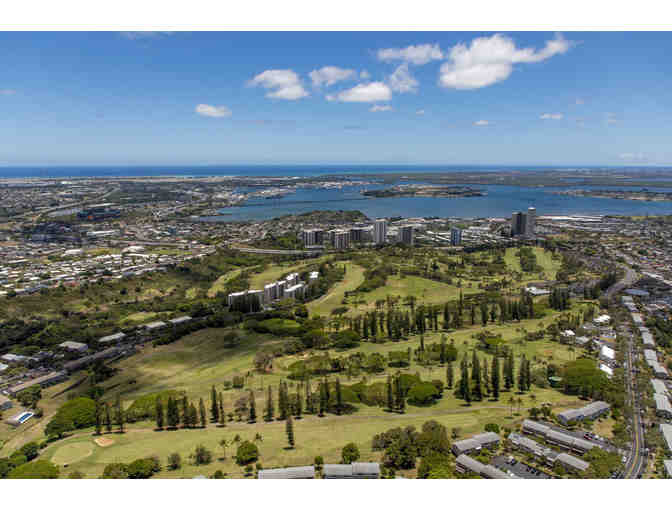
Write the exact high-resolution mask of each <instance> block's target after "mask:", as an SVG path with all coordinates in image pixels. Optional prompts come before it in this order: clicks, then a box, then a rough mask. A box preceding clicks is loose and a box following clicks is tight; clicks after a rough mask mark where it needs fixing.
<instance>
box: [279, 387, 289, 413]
mask: <svg viewBox="0 0 672 510" xmlns="http://www.w3.org/2000/svg"><path fill="white" fill-rule="evenodd" d="M288 407H289V402H287V389H286V387H285V383H284V382H282V381H280V384H279V385H278V410H279V411H280V417H279V419H280V420H286V419H287V411H288Z"/></svg>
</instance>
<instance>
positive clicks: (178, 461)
mask: <svg viewBox="0 0 672 510" xmlns="http://www.w3.org/2000/svg"><path fill="white" fill-rule="evenodd" d="M167 466H168V469H170V470H171V471H175V470H176V469H180V468H181V467H182V457H181V456H180V454H179V453H177V452H175V453H171V454H170V455H168V463H167Z"/></svg>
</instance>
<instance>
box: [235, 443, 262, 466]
mask: <svg viewBox="0 0 672 510" xmlns="http://www.w3.org/2000/svg"><path fill="white" fill-rule="evenodd" d="M258 459H259V448H257V445H256V444H254V443H252V442H251V441H243V442H242V443H240V444H239V445H238V449H237V451H236V463H237V464H238V465H240V466H246V465H247V464H250V463H251V462H256V461H257V460H258Z"/></svg>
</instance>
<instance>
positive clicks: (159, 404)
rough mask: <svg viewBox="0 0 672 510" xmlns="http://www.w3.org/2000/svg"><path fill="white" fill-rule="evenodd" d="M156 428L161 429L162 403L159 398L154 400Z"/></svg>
mask: <svg viewBox="0 0 672 510" xmlns="http://www.w3.org/2000/svg"><path fill="white" fill-rule="evenodd" d="M156 428H157V429H159V430H161V429H163V402H162V401H161V399H160V398H157V399H156Z"/></svg>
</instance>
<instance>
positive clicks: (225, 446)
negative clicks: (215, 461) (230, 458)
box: [219, 438, 229, 459]
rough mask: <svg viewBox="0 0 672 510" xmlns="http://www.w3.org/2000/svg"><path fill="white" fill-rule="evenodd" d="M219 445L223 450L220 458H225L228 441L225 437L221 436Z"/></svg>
mask: <svg viewBox="0 0 672 510" xmlns="http://www.w3.org/2000/svg"><path fill="white" fill-rule="evenodd" d="M219 446H221V447H222V451H223V452H224V453H223V454H222V458H223V459H225V458H226V448H227V447H228V446H229V441H228V440H227V439H226V438H223V439H221V440H220V441H219Z"/></svg>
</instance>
